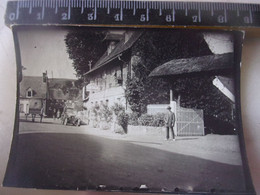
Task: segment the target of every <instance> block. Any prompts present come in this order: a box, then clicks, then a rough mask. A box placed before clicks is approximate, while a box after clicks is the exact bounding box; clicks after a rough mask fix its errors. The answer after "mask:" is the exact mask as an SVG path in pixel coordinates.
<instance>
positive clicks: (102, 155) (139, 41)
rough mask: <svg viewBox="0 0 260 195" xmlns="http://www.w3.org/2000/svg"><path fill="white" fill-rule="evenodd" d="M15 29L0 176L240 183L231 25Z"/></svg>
mask: <svg viewBox="0 0 260 195" xmlns="http://www.w3.org/2000/svg"><path fill="white" fill-rule="evenodd" d="M15 36H16V52H17V58H18V64H17V71H18V74H17V75H18V76H17V83H18V85H17V88H18V90H17V91H18V93H17V124H16V127H15V129H14V138H13V144H12V150H11V153H10V158H9V163H8V167H7V170H6V175H5V179H4V183H3V185H4V186H12V187H23V188H38V189H68V190H108V191H110V190H119V191H137V192H143V191H145V192H162V193H163V192H171V193H180V192H187V193H188V192H209V193H212V192H227V193H234V192H239V193H240V192H241V193H243V192H246V180H247V177H246V174H245V171H244V165H243V163H242V162H243V158H245V157H244V156H242V155H241V150H240V144H239V136H241V135H242V134H241V133H242V128H241V125H240V123H239V117H238V116H239V113H240V109H238V108H239V107H238V104H237V102H236V100H238V98H239V97H238V96H237V95H238V94H239V66H240V63H238V62H237V60H236V59H240V55H241V54H240V53H239V52H238V51H237V50H236V48H235V44H236V41H237V39H236V38H235V35H234V32H232V31H203V30H184V29H131V28H126V29H122V28H121V29H120V28H94V27H92V28H91V27H71V28H67V27H66V28H65V27H59V28H58V27H56V28H54V27H19V28H18V29H17V30H16V31H15ZM242 149H244V148H242Z"/></svg>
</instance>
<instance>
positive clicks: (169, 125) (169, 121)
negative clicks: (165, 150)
mask: <svg viewBox="0 0 260 195" xmlns="http://www.w3.org/2000/svg"><path fill="white" fill-rule="evenodd" d="M167 110H168V111H167V114H166V116H165V125H166V140H169V138H170V135H169V130H171V133H172V140H173V141H175V136H174V131H173V127H174V124H175V114H174V113H173V112H172V111H171V107H170V106H168V107H167Z"/></svg>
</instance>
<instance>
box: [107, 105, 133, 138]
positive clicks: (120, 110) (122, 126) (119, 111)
mask: <svg viewBox="0 0 260 195" xmlns="http://www.w3.org/2000/svg"><path fill="white" fill-rule="evenodd" d="M111 109H112V110H113V112H114V114H115V116H116V124H117V125H118V126H119V128H118V126H117V125H115V129H114V131H115V132H116V133H122V134H123V133H127V126H128V119H129V116H128V114H126V113H125V108H124V106H123V105H122V104H120V103H115V104H114V105H113V106H112V107H111Z"/></svg>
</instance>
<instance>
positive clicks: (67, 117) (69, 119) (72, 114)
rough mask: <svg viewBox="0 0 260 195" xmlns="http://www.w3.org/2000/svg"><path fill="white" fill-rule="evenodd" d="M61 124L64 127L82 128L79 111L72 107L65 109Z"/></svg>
mask: <svg viewBox="0 0 260 195" xmlns="http://www.w3.org/2000/svg"><path fill="white" fill-rule="evenodd" d="M61 123H62V124H63V125H69V124H72V125H74V126H80V124H81V120H80V118H79V117H77V111H76V110H74V109H73V108H70V107H65V108H64V111H63V113H62V116H61Z"/></svg>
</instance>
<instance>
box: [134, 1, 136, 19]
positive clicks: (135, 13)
mask: <svg viewBox="0 0 260 195" xmlns="http://www.w3.org/2000/svg"><path fill="white" fill-rule="evenodd" d="M133 7H134V8H133V15H134V16H135V14H136V8H135V1H134V2H133Z"/></svg>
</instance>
